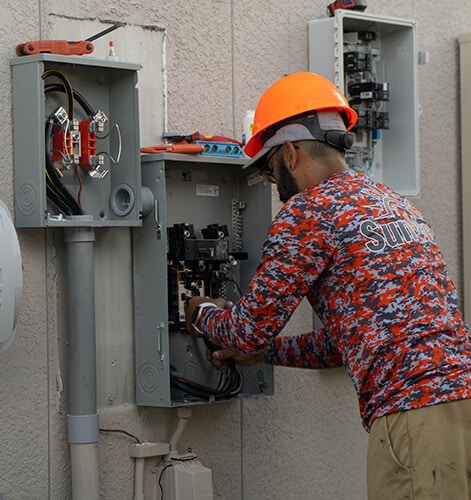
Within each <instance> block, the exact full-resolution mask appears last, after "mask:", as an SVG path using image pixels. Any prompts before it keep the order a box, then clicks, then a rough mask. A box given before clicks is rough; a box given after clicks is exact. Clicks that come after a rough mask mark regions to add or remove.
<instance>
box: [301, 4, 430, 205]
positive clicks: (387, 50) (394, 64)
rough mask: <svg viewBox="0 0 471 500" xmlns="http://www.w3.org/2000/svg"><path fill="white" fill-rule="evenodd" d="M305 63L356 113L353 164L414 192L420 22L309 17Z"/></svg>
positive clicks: (355, 15)
mask: <svg viewBox="0 0 471 500" xmlns="http://www.w3.org/2000/svg"><path fill="white" fill-rule="evenodd" d="M308 33H309V70H310V71H312V72H314V73H318V74H320V75H322V76H324V77H326V78H328V79H329V80H331V81H332V82H333V83H334V84H335V85H337V87H339V89H340V90H341V91H342V92H343V93H344V95H345V96H346V97H347V99H348V101H349V103H350V105H351V106H352V107H353V108H354V109H355V110H356V112H357V113H358V122H357V124H356V125H355V127H354V129H353V130H352V132H353V133H354V137H355V142H354V145H353V147H352V149H351V150H349V151H348V152H347V155H346V159H347V163H348V164H349V166H350V168H352V169H353V170H355V171H358V172H363V173H366V174H368V175H369V176H371V177H372V178H373V179H374V180H376V181H378V182H382V183H384V184H386V185H388V186H389V187H391V188H392V189H395V190H396V191H398V192H400V193H401V194H403V195H406V196H417V195H418V194H419V189H420V186H419V148H418V110H419V105H418V96H417V94H418V90H417V87H418V84H417V64H418V50H417V28H416V23H415V22H414V21H408V20H402V19H395V18H390V17H384V16H374V15H369V14H365V13H359V12H353V11H347V10H337V11H336V12H335V15H334V16H333V17H330V18H328V19H319V20H313V21H310V22H309V30H308Z"/></svg>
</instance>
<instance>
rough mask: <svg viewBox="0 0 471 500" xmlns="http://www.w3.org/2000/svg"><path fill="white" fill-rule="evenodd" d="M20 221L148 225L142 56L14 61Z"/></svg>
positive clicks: (28, 223) (24, 224)
mask: <svg viewBox="0 0 471 500" xmlns="http://www.w3.org/2000/svg"><path fill="white" fill-rule="evenodd" d="M11 66H12V76H13V122H14V162H15V223H16V226H17V227H46V226H57V227H67V226H76V225H79V226H135V225H140V209H141V181H140V153H139V108H138V89H137V72H138V70H139V68H140V66H139V65H137V64H132V63H124V62H120V61H108V60H99V59H95V58H92V57H85V56H60V55H55V54H38V55H31V56H23V57H16V58H14V59H12V61H11Z"/></svg>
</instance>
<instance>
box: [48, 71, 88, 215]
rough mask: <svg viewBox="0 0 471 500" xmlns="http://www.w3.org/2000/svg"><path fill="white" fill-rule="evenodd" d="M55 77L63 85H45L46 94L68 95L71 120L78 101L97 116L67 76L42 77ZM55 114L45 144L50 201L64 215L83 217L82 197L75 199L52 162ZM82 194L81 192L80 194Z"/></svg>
mask: <svg viewBox="0 0 471 500" xmlns="http://www.w3.org/2000/svg"><path fill="white" fill-rule="evenodd" d="M50 76H55V77H57V78H58V79H59V80H60V82H61V83H51V84H48V85H45V87H44V92H45V94H47V93H49V92H64V93H65V95H66V101H67V114H68V117H69V120H73V118H74V101H77V103H78V104H80V106H81V107H82V108H83V110H84V111H85V113H86V114H87V115H88V116H89V117H90V118H91V117H93V116H94V115H95V111H94V110H93V108H92V107H91V106H90V104H89V103H88V102H87V100H86V99H85V98H84V97H83V96H82V95H81V94H79V92H77V91H76V90H74V89H73V88H72V85H71V83H70V81H69V79H68V78H67V76H66V75H64V74H63V73H61V72H60V71H56V70H48V71H45V72H44V74H43V75H42V78H43V79H46V78H47V77H50ZM54 124H55V119H54V114H51V115H50V116H49V117H48V118H47V120H46V129H45V142H46V148H45V149H46V158H45V161H46V192H47V197H48V199H49V201H50V202H51V203H52V204H53V205H54V206H55V207H56V208H57V210H58V211H59V212H60V213H62V214H63V215H66V216H67V215H69V216H70V215H82V214H83V210H82V208H81V206H80V201H79V200H80V196H78V200H76V199H75V198H74V196H73V195H72V194H71V193H70V191H69V190H68V189H67V188H66V187H65V186H64V184H63V182H62V180H61V177H60V175H59V174H58V173H57V170H56V169H55V167H54V165H53V161H52V145H51V141H52V135H53V130H54ZM76 176H77V178H78V180H79V182H80V188H81V181H80V177H79V175H78V173H77V172H76ZM79 193H80V192H79Z"/></svg>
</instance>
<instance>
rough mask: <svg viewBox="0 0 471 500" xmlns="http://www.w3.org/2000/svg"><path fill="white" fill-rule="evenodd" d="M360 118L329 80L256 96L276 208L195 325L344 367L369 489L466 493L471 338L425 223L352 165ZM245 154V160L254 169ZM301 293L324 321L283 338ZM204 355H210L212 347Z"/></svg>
mask: <svg viewBox="0 0 471 500" xmlns="http://www.w3.org/2000/svg"><path fill="white" fill-rule="evenodd" d="M356 119H357V116H356V113H355V111H354V110H353V109H352V108H351V107H350V106H349V104H348V102H347V100H346V99H345V97H344V96H343V95H342V94H341V93H340V92H339V90H338V89H337V87H335V86H334V85H333V84H332V83H331V82H330V81H328V80H326V79H324V78H322V77H320V76H318V75H316V74H314V73H307V72H301V73H294V74H291V75H288V76H286V77H284V78H282V79H280V80H279V81H277V82H275V83H274V84H273V85H272V86H271V87H270V88H268V90H267V91H266V92H265V93H264V94H263V95H262V97H261V98H260V101H259V103H258V105H257V108H256V111H255V118H254V130H253V135H252V137H251V139H250V140H249V142H248V143H247V145H246V148H245V152H246V153H247V155H248V156H250V157H251V159H250V160H249V161H248V165H252V166H254V167H257V168H258V169H259V171H260V174H261V175H262V176H264V177H265V178H266V179H267V180H269V181H272V182H274V183H276V186H277V188H278V192H279V195H280V199H281V201H282V202H283V203H284V206H283V207H282V209H281V210H280V212H279V213H278V214H277V215H276V217H275V218H274V220H273V222H272V224H271V227H270V228H269V230H268V233H267V235H266V238H265V242H264V244H263V249H262V257H261V262H260V264H259V266H258V268H257V271H256V274H255V276H254V278H253V279H252V281H251V283H250V285H249V288H248V291H247V292H246V293H245V294H244V295H243V296H242V297H241V298H240V300H238V301H237V302H236V303H235V304H231V303H228V302H226V301H225V300H223V299H222V298H217V299H214V300H212V299H207V298H204V299H203V298H192V299H191V300H190V301H189V304H188V308H187V311H186V324H187V329H188V330H189V331H190V333H192V334H194V335H197V336H204V337H206V338H207V339H208V340H209V341H210V342H212V343H213V344H215V345H216V346H219V347H220V348H221V350H218V351H215V352H214V353H212V358H211V359H212V362H213V363H214V364H215V366H217V367H219V368H222V369H224V363H225V361H224V360H225V359H227V358H229V357H232V358H234V360H235V361H236V362H238V363H239V364H241V365H243V364H245V365H249V364H254V363H256V362H260V361H263V362H265V363H272V364H274V365H283V366H292V367H300V368H330V367H337V366H341V365H343V366H344V367H345V368H346V370H347V372H348V374H349V375H350V377H351V379H352V381H353V384H354V387H355V389H356V391H357V394H358V399H359V408H360V414H361V418H362V422H363V425H364V427H365V429H366V430H367V432H369V433H370V436H369V444H368V458H367V488H368V498H369V499H370V500H376V499H387V500H391V499H402V498H404V499H405V498H409V499H412V498H413V499H415V500H417V499H427V500H429V499H430V498H442V499H450V500H451V499H465V498H471V473H470V471H471V399H469V398H471V340H470V337H469V335H468V327H467V325H466V323H465V322H464V321H463V318H462V315H461V312H460V309H459V303H458V297H457V292H456V289H455V286H454V284H453V282H452V280H451V278H450V276H449V274H448V270H447V267H446V264H445V262H444V260H443V257H442V254H441V252H440V250H439V248H438V246H437V243H436V241H435V238H434V235H433V232H432V229H431V228H430V226H429V225H428V224H427V222H426V221H425V220H424V218H423V217H422V215H421V214H420V213H419V212H418V210H417V209H416V208H415V207H414V206H413V205H412V204H411V203H410V202H409V201H408V200H406V199H405V198H403V197H401V196H400V195H398V194H397V193H395V192H393V191H392V190H390V189H388V188H387V187H385V186H383V185H381V184H376V183H374V182H373V181H372V180H371V179H370V178H369V177H367V176H366V175H364V174H360V173H355V172H353V171H351V170H349V168H348V166H347V163H346V160H345V151H346V150H347V149H348V148H349V147H351V146H352V136H351V133H350V132H349V130H351V128H352V127H353V126H354V125H355V122H356ZM248 165H247V166H248ZM303 298H307V300H308V301H309V303H310V305H311V306H312V308H313V310H314V311H315V312H316V314H317V315H318V317H319V318H320V320H321V321H322V323H323V326H324V327H323V328H322V329H319V330H316V331H313V332H307V333H301V334H299V335H296V336H292V337H287V336H279V335H278V334H279V333H280V332H281V330H282V329H283V327H284V326H285V325H286V323H287V321H288V320H289V318H290V316H291V315H292V314H293V312H294V310H295V309H296V307H297V306H298V305H299V303H300V302H301V300H302V299H303ZM209 356H210V357H211V355H209Z"/></svg>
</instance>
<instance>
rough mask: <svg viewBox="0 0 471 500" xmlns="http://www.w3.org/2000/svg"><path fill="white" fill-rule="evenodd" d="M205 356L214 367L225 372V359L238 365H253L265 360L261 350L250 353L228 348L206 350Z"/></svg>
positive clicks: (226, 365)
mask: <svg viewBox="0 0 471 500" xmlns="http://www.w3.org/2000/svg"><path fill="white" fill-rule="evenodd" d="M206 358H207V359H208V361H211V363H212V364H213V365H214V367H215V368H217V369H218V370H221V371H223V372H225V371H226V370H227V367H228V364H227V360H229V359H232V360H233V361H234V363H236V364H238V365H240V366H253V365H256V364H257V363H263V362H264V361H265V353H264V352H263V351H260V352H255V353H253V354H252V353H251V354H244V353H241V352H236V351H231V350H230V349H221V350H219V351H210V350H209V349H208V350H207V351H206Z"/></svg>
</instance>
